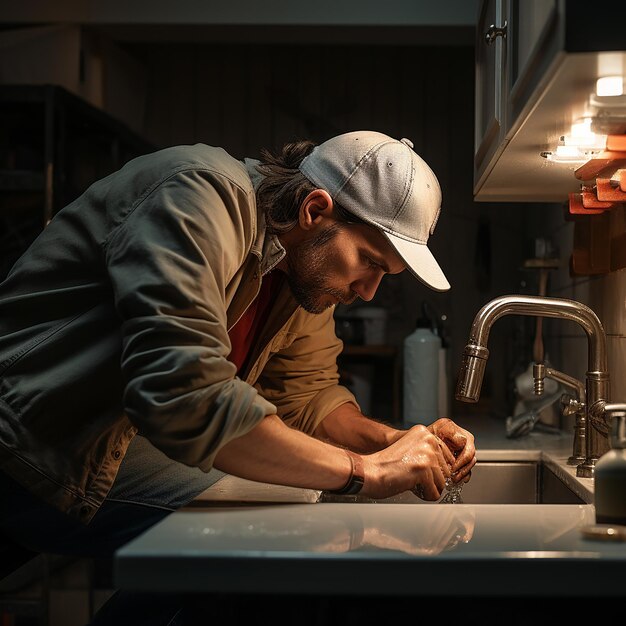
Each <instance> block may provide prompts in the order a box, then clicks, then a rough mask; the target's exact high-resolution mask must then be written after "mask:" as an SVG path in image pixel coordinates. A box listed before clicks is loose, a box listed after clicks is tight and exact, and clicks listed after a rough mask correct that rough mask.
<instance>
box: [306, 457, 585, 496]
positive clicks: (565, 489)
mask: <svg viewBox="0 0 626 626" xmlns="http://www.w3.org/2000/svg"><path fill="white" fill-rule="evenodd" d="M557 473H558V475H557ZM461 498H462V502H463V504H587V503H589V498H585V493H584V490H582V489H580V488H579V487H578V484H577V482H576V480H575V479H574V478H572V477H570V476H569V475H568V474H567V473H566V472H564V471H563V470H560V471H559V467H558V466H556V467H555V466H553V465H548V463H546V462H545V461H543V460H538V461H478V463H476V465H475V466H474V468H473V469H472V478H471V480H470V481H469V482H468V483H466V484H464V485H463V490H462V492H461ZM318 502H360V503H373V504H437V503H436V502H425V501H424V500H420V498H418V497H417V496H416V495H415V494H414V493H413V492H411V491H405V492H403V493H400V494H398V495H396V496H392V497H391V498H384V499H380V500H374V499H372V498H366V497H364V496H359V495H356V496H338V495H334V494H330V493H328V492H326V491H322V492H321V494H320V497H319V500H318Z"/></svg>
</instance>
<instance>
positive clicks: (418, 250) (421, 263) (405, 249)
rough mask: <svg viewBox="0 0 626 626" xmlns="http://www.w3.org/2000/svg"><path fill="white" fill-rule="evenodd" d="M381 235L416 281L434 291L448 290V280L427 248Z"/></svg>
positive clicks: (389, 235) (392, 236) (395, 237)
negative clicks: (385, 238)
mask: <svg viewBox="0 0 626 626" xmlns="http://www.w3.org/2000/svg"><path fill="white" fill-rule="evenodd" d="M382 233H383V234H384V235H385V237H387V239H388V240H389V243H391V245H392V246H393V247H394V248H395V249H396V251H397V252H398V254H399V255H400V256H401V257H402V259H403V260H404V262H405V263H406V266H407V268H408V269H409V270H410V272H411V273H412V274H413V275H414V276H415V277H416V278H417V279H418V280H421V281H422V282H423V283H424V284H425V285H427V286H428V287H430V288H431V289H434V290H435V291H448V289H450V283H449V282H448V279H447V278H446V277H445V274H444V273H443V271H442V270H441V268H440V267H439V263H437V261H435V257H434V256H433V255H432V252H431V251H430V250H429V249H428V246H426V245H425V244H422V243H415V242H413V241H407V240H406V239H402V238H401V237H397V236H396V235H392V234H391V233H388V232H386V231H382Z"/></svg>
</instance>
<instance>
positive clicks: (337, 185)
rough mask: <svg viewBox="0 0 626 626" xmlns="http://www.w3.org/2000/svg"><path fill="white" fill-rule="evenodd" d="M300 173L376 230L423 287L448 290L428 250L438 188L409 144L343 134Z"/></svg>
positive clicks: (330, 141) (313, 154)
mask: <svg viewBox="0 0 626 626" xmlns="http://www.w3.org/2000/svg"><path fill="white" fill-rule="evenodd" d="M300 171H301V172H302V173H303V174H304V175H305V176H306V177H307V178H308V179H309V180H310V181H311V182H312V183H313V184H314V185H316V186H317V187H319V188H320V189H324V190H326V191H327V192H328V193H329V194H330V196H331V198H332V199H333V200H334V201H335V202H337V204H339V205H340V206H342V207H343V208H344V209H346V211H349V212H350V213H352V214H353V215H355V216H357V217H359V218H360V219H362V220H363V221H364V222H367V223H368V224H371V225H372V226H375V227H376V228H378V229H379V230H380V231H381V232H382V233H383V234H384V235H385V237H386V238H387V239H388V240H389V242H390V243H391V245H392V246H393V247H394V248H395V250H396V251H397V253H398V254H399V255H400V256H401V257H402V259H403V260H404V262H405V263H406V265H407V267H408V268H409V270H410V271H411V273H412V274H414V275H415V276H416V277H417V278H418V279H419V280H421V281H422V282H423V283H424V284H426V285H428V286H429V287H430V288H431V289H434V290H436V291H447V290H448V289H450V283H449V282H448V280H447V278H446V277H445V275H444V273H443V271H442V270H441V268H440V267H439V264H438V263H437V261H436V260H435V257H434V256H433V255H432V253H431V251H430V250H429V249H428V247H427V243H428V237H429V236H430V235H432V234H433V233H434V231H435V226H436V224H437V219H438V217H439V212H440V211H441V188H440V186H439V181H438V180H437V177H436V176H435V174H434V173H433V171H432V170H431V169H430V167H429V166H428V165H427V164H426V162H425V161H424V160H423V159H422V158H421V157H419V156H418V155H417V154H416V153H415V152H414V151H413V143H412V142H411V141H409V140H408V139H400V140H398V139H392V138H391V137H388V136H387V135H384V134H383V133H378V132H374V131H356V132H351V133H345V134H343V135H338V136H337V137H333V138H331V139H328V140H327V141H325V142H324V143H321V144H320V145H319V146H316V147H315V148H314V149H313V151H312V152H311V153H310V154H309V155H308V156H306V157H305V158H304V159H303V160H302V163H301V164H300Z"/></svg>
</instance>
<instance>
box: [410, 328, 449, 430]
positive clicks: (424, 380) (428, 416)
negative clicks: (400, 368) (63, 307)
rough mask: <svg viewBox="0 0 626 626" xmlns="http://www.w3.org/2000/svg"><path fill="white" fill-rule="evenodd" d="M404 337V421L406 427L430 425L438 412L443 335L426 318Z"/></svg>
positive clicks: (437, 416) (437, 415)
mask: <svg viewBox="0 0 626 626" xmlns="http://www.w3.org/2000/svg"><path fill="white" fill-rule="evenodd" d="M416 326H417V328H416V329H415V330H414V331H413V332H412V333H411V334H410V335H409V336H408V337H406V339H405V340H404V381H403V422H404V426H405V427H406V428H409V427H410V426H413V425H415V424H430V423H431V422H434V421H435V420H436V419H438V418H439V417H440V415H439V350H440V349H441V338H440V337H439V336H437V335H436V334H435V333H434V332H433V330H432V324H431V321H430V320H429V319H428V318H427V317H424V316H422V317H420V318H418V320H417V324H416Z"/></svg>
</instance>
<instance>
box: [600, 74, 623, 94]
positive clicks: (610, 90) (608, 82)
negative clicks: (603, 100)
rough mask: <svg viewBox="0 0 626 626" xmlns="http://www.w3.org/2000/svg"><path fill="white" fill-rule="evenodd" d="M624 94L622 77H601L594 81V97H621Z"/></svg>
mask: <svg viewBox="0 0 626 626" xmlns="http://www.w3.org/2000/svg"><path fill="white" fill-rule="evenodd" d="M623 93H624V78H623V77H622V76H603V77H602V78H598V80H597V81H596V95H598V96H621V95H622V94H623Z"/></svg>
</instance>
